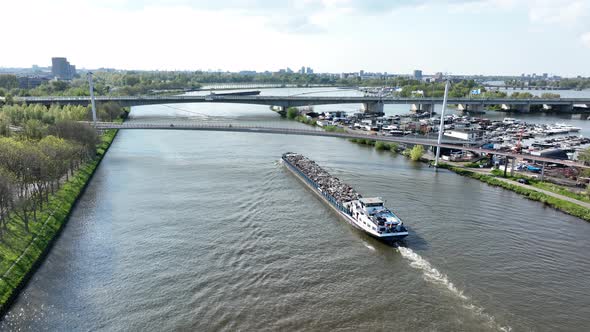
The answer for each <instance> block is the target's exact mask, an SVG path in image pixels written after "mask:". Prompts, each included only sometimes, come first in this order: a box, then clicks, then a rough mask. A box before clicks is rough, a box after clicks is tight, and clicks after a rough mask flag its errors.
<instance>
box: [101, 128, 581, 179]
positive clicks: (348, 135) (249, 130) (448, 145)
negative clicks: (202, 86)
mask: <svg viewBox="0 0 590 332" xmlns="http://www.w3.org/2000/svg"><path fill="white" fill-rule="evenodd" d="M96 128H97V129H102V130H104V129H152V130H153V129H156V130H200V131H224V132H240V133H258V134H282V135H303V136H320V137H339V138H362V139H372V140H379V141H384V142H394V143H403V144H411V145H416V144H421V145H426V146H438V144H437V141H436V140H434V139H420V138H404V137H390V136H376V135H365V134H358V133H351V132H345V133H338V132H328V131H324V130H313V129H296V128H276V127H263V126H244V125H232V124H196V123H187V124H177V123H175V124H153V123H134V122H125V123H113V122H97V124H96ZM440 147H441V148H448V149H455V150H465V151H472V152H475V153H484V154H485V153H487V154H493V155H499V156H505V157H509V158H516V159H527V160H534V161H539V162H546V163H550V164H560V165H567V166H575V167H582V168H590V167H589V166H585V165H583V164H581V163H577V162H574V161H571V160H560V159H553V158H545V157H540V156H533V155H525V154H516V153H512V152H507V151H497V150H489V149H481V148H477V147H470V146H466V145H461V144H451V143H442V144H440Z"/></svg>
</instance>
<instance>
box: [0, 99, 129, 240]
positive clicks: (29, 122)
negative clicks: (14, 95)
mask: <svg viewBox="0 0 590 332" xmlns="http://www.w3.org/2000/svg"><path fill="white" fill-rule="evenodd" d="M100 109H101V114H102V117H103V119H104V120H106V119H108V118H114V117H117V116H120V115H121V114H126V113H124V110H123V109H122V108H121V107H118V106H117V105H114V104H107V105H101V106H100ZM89 117H90V111H89V108H88V107H83V106H63V107H62V106H51V107H45V106H41V105H6V106H3V107H2V108H0V239H1V238H2V236H3V235H4V234H5V232H7V231H8V230H9V227H8V222H9V221H10V220H14V217H16V218H17V219H20V220H22V222H23V224H24V228H25V230H26V231H27V232H28V231H29V224H30V222H36V221H37V211H39V210H40V209H42V208H43V206H44V204H46V203H47V202H48V200H49V196H50V194H52V193H54V192H55V191H56V190H57V189H59V187H60V184H61V183H63V180H67V179H68V177H69V176H71V175H72V174H73V172H74V171H75V170H76V169H77V168H78V167H80V165H81V164H82V163H84V162H86V161H87V160H90V159H92V158H94V157H95V156H96V146H97V144H98V142H99V137H98V134H97V132H96V130H94V129H93V128H92V127H90V126H89V125H87V124H85V123H81V122H78V121H80V120H86V119H88V118H89Z"/></svg>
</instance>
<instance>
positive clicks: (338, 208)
mask: <svg viewBox="0 0 590 332" xmlns="http://www.w3.org/2000/svg"><path fill="white" fill-rule="evenodd" d="M282 161H283V164H284V165H285V166H286V167H287V169H288V170H289V171H291V173H292V174H293V175H294V176H295V177H296V178H297V179H299V180H300V181H301V182H303V184H304V185H305V186H306V187H307V188H308V189H309V190H311V191H312V192H313V193H314V194H315V195H316V196H317V197H318V198H320V199H321V200H322V201H323V202H324V203H326V204H327V205H328V206H329V207H330V208H331V209H332V210H333V211H334V212H335V213H336V214H337V215H338V216H339V217H340V218H341V219H343V220H344V221H346V222H347V223H348V224H350V225H352V226H353V227H354V228H356V229H358V230H360V231H362V232H363V233H365V234H367V235H370V236H371V237H373V238H375V239H377V240H381V241H384V242H386V243H395V242H398V241H400V240H402V239H404V238H405V237H406V236H408V232H399V233H396V234H388V235H386V236H377V235H376V234H373V233H370V232H368V231H367V230H365V229H363V228H362V227H361V226H359V225H358V224H357V223H356V221H355V220H354V218H353V217H352V216H351V215H350V214H348V213H347V212H345V211H344V209H343V206H342V205H339V204H338V203H336V202H333V201H332V200H331V199H329V198H328V197H326V195H325V194H323V193H322V192H320V190H319V189H318V186H317V184H315V182H313V180H311V179H309V178H307V177H306V176H305V175H304V174H302V173H301V172H300V171H299V170H298V169H297V167H295V166H294V165H292V164H291V163H290V162H289V161H288V160H285V159H282Z"/></svg>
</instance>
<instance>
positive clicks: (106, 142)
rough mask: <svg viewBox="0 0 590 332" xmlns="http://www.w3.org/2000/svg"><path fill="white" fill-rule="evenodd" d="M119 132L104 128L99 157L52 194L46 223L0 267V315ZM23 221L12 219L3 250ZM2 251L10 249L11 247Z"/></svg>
mask: <svg viewBox="0 0 590 332" xmlns="http://www.w3.org/2000/svg"><path fill="white" fill-rule="evenodd" d="M116 135H117V131H116V130H109V131H107V132H105V133H104V134H103V135H102V136H101V142H100V144H99V145H98V147H97V153H96V158H94V159H93V160H91V161H89V162H87V163H86V164H85V165H83V166H81V167H80V168H79V169H78V170H77V171H76V172H75V174H74V176H73V177H71V178H70V179H69V181H67V182H66V183H64V185H63V186H62V187H61V188H60V189H59V190H58V191H57V192H56V193H55V194H53V195H51V197H50V198H49V203H48V204H47V205H46V206H45V208H44V209H43V210H40V211H37V216H38V220H40V221H39V222H41V220H43V225H42V226H41V227H39V228H38V230H37V231H36V232H35V233H34V234H33V237H32V239H31V240H30V242H29V243H28V245H26V247H25V248H24V250H23V251H22V252H21V253H20V256H18V257H14V258H16V259H13V260H11V261H12V263H11V264H10V265H8V264H4V266H6V267H7V268H6V269H4V270H2V271H0V317H4V314H5V313H6V311H7V310H8V308H9V307H10V305H11V303H12V302H13V301H14V300H15V299H16V297H17V296H18V294H19V292H20V291H21V290H22V289H23V288H24V287H25V285H26V283H27V281H28V280H29V279H30V278H31V277H32V276H33V274H34V273H35V271H36V269H37V268H38V267H39V266H40V265H41V264H42V262H43V260H44V258H45V256H46V255H47V254H48V253H49V251H50V250H51V247H52V246H53V244H54V243H55V241H56V240H57V238H58V237H59V234H60V233H61V231H62V229H63V227H64V226H65V225H66V223H67V221H68V218H69V216H70V213H71V211H72V209H73V208H74V206H75V205H76V202H77V201H78V199H79V198H80V197H81V196H82V194H83V193H84V190H85V189H86V186H87V185H88V183H89V182H90V180H91V179H92V176H93V175H94V172H95V171H96V169H97V168H98V165H99V164H100V162H101V161H102V158H103V157H104V155H105V154H106V152H107V150H108V149H109V147H110V145H111V143H112V142H113V140H114V139H115V136H116ZM20 223H22V222H20V221H19V220H17V219H15V220H14V221H13V222H10V223H9V224H12V228H13V232H8V233H7V234H4V236H5V237H7V236H13V237H14V238H13V239H9V238H5V239H4V240H5V241H3V242H2V243H0V250H3V249H5V248H2V247H3V246H6V245H9V244H10V243H11V242H14V241H11V240H16V241H18V240H19V236H23V233H22V232H18V229H19V224H20ZM23 238H26V237H25V236H23V237H22V238H20V241H22V239H23ZM3 251H6V252H7V251H8V250H3ZM3 259H7V257H3ZM4 263H7V262H6V261H5V262H4Z"/></svg>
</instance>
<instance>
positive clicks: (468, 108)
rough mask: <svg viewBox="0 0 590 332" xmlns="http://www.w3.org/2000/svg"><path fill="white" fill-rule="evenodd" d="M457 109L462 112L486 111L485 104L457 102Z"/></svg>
mask: <svg viewBox="0 0 590 332" xmlns="http://www.w3.org/2000/svg"><path fill="white" fill-rule="evenodd" d="M457 109H458V110H459V111H462V112H474V113H484V106H483V104H457Z"/></svg>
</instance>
